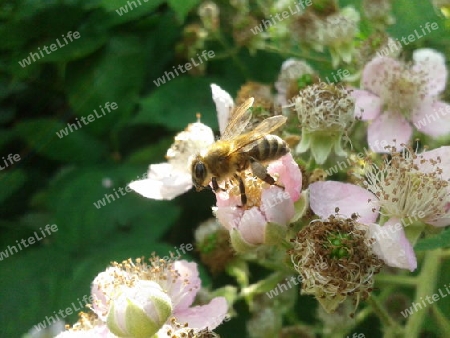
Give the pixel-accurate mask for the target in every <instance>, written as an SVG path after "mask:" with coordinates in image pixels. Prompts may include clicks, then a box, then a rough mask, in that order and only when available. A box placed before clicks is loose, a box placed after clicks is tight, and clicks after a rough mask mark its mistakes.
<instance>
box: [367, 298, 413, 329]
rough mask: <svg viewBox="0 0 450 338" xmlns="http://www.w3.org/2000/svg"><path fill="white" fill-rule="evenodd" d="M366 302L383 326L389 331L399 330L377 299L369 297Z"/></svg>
mask: <svg viewBox="0 0 450 338" xmlns="http://www.w3.org/2000/svg"><path fill="white" fill-rule="evenodd" d="M367 302H368V303H369V304H370V305H371V307H372V310H373V312H374V313H375V314H376V315H377V316H378V318H380V320H381V322H382V323H383V324H384V326H385V327H387V328H388V329H389V331H393V332H397V331H400V330H401V328H400V326H399V325H398V323H396V322H395V321H394V320H393V319H392V317H391V316H390V315H389V313H388V312H387V311H386V309H385V308H384V307H383V306H382V305H381V304H380V302H379V301H378V299H377V297H375V296H374V295H371V296H370V297H369V298H368V299H367ZM405 337H408V336H405Z"/></svg>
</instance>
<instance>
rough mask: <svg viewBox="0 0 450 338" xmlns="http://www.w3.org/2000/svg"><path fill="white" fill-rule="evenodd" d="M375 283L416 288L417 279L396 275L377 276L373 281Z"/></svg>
mask: <svg viewBox="0 0 450 338" xmlns="http://www.w3.org/2000/svg"><path fill="white" fill-rule="evenodd" d="M375 281H376V282H377V283H384V284H389V285H391V284H400V285H404V286H412V287H415V286H417V283H418V279H417V277H415V276H398V275H378V276H377V277H376V279H375Z"/></svg>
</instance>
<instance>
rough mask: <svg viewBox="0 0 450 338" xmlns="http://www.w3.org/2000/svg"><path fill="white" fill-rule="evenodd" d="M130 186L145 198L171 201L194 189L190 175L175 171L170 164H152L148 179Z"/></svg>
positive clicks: (132, 183)
mask: <svg viewBox="0 0 450 338" xmlns="http://www.w3.org/2000/svg"><path fill="white" fill-rule="evenodd" d="M128 186H129V187H130V188H131V189H133V190H134V191H136V192H137V193H139V194H141V195H142V196H144V197H147V198H152V199H155V200H171V199H173V198H175V197H177V196H179V195H181V194H184V193H185V192H186V191H188V190H189V189H191V188H192V177H191V175H190V174H189V173H185V172H181V171H178V170H175V169H174V168H173V166H172V165H171V164H170V163H159V164H151V165H150V169H149V171H148V178H146V179H144V180H138V181H134V182H131V183H130V184H128Z"/></svg>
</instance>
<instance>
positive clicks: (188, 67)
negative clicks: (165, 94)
mask: <svg viewBox="0 0 450 338" xmlns="http://www.w3.org/2000/svg"><path fill="white" fill-rule="evenodd" d="M206 54H208V55H207V56H206ZM214 56H216V55H215V54H214V52H213V51H212V50H209V51H206V50H204V51H203V52H202V55H201V56H200V55H198V53H197V59H198V61H199V62H200V63H196V62H195V60H194V58H191V61H192V63H191V62H188V63H186V64H184V65H178V66H177V68H178V69H179V70H180V72H182V73H186V71H188V70H191V69H192V65H194V66H195V67H197V66H200V65H201V64H202V63H203V60H204V61H205V62H206V61H208V57H209V58H210V59H212V58H213V57H214ZM183 66H184V67H183ZM172 68H173V71H174V72H175V74H177V75H176V76H179V75H180V74H179V73H178V71H177V69H176V68H175V66H173V67H172ZM169 75H170V76H171V77H170V76H169ZM176 76H175V75H174V74H173V73H172V72H171V71H169V72H167V71H165V72H164V75H163V76H162V77H159V78H158V79H157V80H153V83H154V84H155V85H156V86H157V87H159V86H161V85H162V84H164V83H166V79H167V82H169V81H170V80H172V79H174V78H175V77H176Z"/></svg>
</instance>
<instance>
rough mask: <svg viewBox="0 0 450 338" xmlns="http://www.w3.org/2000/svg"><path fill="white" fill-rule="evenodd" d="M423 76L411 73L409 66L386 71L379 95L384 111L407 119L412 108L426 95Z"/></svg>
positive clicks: (418, 73)
mask: <svg viewBox="0 0 450 338" xmlns="http://www.w3.org/2000/svg"><path fill="white" fill-rule="evenodd" d="M425 76H426V74H424V73H423V72H418V71H413V70H412V69H410V66H406V65H403V64H399V65H396V66H394V67H393V69H392V70H390V71H389V72H388V71H386V73H385V74H384V81H385V84H384V85H383V86H382V88H381V93H380V97H381V99H382V101H383V104H384V108H385V110H386V111H389V112H391V113H393V114H401V115H403V116H404V117H406V118H409V117H410V114H411V111H412V110H413V108H414V107H417V106H418V104H419V103H420V101H421V100H423V98H424V97H425V95H426V92H425V86H424V85H425V84H426V80H425Z"/></svg>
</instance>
